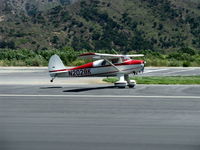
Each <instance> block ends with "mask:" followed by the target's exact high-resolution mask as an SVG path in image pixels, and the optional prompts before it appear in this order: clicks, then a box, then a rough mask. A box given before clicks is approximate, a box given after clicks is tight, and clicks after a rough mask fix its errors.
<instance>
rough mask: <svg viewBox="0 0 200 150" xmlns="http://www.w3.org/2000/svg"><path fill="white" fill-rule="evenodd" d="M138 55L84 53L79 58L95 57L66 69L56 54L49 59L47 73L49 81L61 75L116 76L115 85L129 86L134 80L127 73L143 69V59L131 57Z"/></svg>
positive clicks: (131, 85) (132, 84)
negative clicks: (49, 77)
mask: <svg viewBox="0 0 200 150" xmlns="http://www.w3.org/2000/svg"><path fill="white" fill-rule="evenodd" d="M142 56H144V55H143V54H138V55H114V54H100V53H85V54H82V55H80V58H85V59H95V60H96V61H94V62H90V63H87V64H84V65H81V66H78V67H74V68H71V69H67V68H66V67H65V66H64V64H63V62H62V60H61V59H60V57H59V56H58V55H53V56H51V58H50V60H49V65H48V69H49V74H50V76H51V77H52V80H51V82H53V80H54V79H55V78H61V77H92V76H101V77H102V76H106V77H108V76H117V77H118V78H119V81H117V82H116V83H115V86H116V87H119V88H125V87H126V86H129V87H130V88H132V87H134V86H135V85H136V82H135V80H130V79H129V74H137V73H139V72H143V70H144V64H145V62H144V60H132V59H131V58H132V57H142Z"/></svg>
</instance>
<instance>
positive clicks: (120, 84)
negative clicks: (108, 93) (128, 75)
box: [115, 82, 127, 88]
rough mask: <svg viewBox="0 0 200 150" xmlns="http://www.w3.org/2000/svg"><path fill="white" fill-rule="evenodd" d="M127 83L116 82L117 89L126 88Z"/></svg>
mask: <svg viewBox="0 0 200 150" xmlns="http://www.w3.org/2000/svg"><path fill="white" fill-rule="evenodd" d="M126 85H127V82H116V83H115V87H117V88H126Z"/></svg>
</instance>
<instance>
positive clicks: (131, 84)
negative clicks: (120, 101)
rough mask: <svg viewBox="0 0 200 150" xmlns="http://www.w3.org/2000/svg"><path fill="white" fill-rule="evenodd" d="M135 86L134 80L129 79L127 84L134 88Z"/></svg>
mask: <svg viewBox="0 0 200 150" xmlns="http://www.w3.org/2000/svg"><path fill="white" fill-rule="evenodd" d="M135 86H136V81H135V80H130V83H129V84H128V87H129V88H134V87H135Z"/></svg>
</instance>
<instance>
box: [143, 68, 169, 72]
mask: <svg viewBox="0 0 200 150" xmlns="http://www.w3.org/2000/svg"><path fill="white" fill-rule="evenodd" d="M165 70H169V69H156V70H149V71H145V70H144V73H151V72H159V71H165Z"/></svg>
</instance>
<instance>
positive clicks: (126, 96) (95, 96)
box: [0, 94, 200, 100]
mask: <svg viewBox="0 0 200 150" xmlns="http://www.w3.org/2000/svg"><path fill="white" fill-rule="evenodd" d="M0 97H78V98H166V99H199V100H200V96H156V95H155V96H142V95H141V96H140V95H138V96H137V95H22V94H0Z"/></svg>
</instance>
